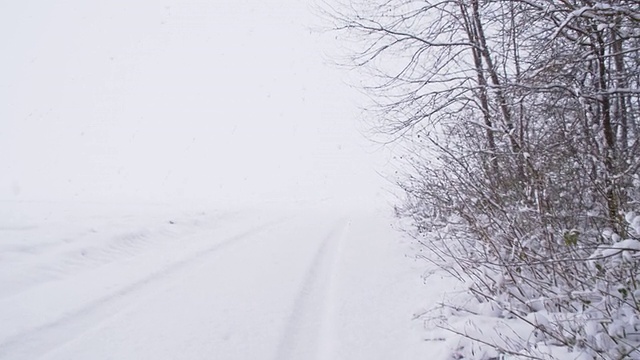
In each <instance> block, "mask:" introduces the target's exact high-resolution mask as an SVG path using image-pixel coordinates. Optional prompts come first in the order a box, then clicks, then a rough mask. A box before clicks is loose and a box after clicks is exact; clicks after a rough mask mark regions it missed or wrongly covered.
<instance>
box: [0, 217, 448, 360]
mask: <svg viewBox="0 0 640 360" xmlns="http://www.w3.org/2000/svg"><path fill="white" fill-rule="evenodd" d="M14 210H16V209H14ZM18 210H19V209H18ZM23 210H24V209H23ZM74 211H75V210H74ZM172 211H173V212H172ZM20 213H21V212H20V211H14V212H12V214H13V217H12V216H11V215H7V214H5V215H7V217H5V219H6V218H8V219H9V220H5V221H6V223H3V224H1V226H0V236H2V240H3V241H2V243H1V244H2V245H1V247H0V260H1V261H0V273H1V274H2V275H0V281H2V283H1V284H0V285H2V286H1V287H2V289H3V290H2V292H0V359H247V360H249V359H278V360H280V359H282V360H286V359H367V360H370V359H420V358H424V357H425V355H430V356H431V358H433V355H434V354H436V353H437V352H438V351H439V350H440V349H437V348H434V344H433V343H427V342H425V341H424V340H423V339H422V337H423V336H424V333H423V331H422V324H421V323H420V322H419V321H412V316H413V313H414V312H415V311H417V310H418V309H420V308H424V306H425V305H429V304H428V303H429V302H434V301H435V300H434V299H436V300H437V296H438V295H437V294H433V293H431V292H430V291H429V288H427V287H425V286H424V285H423V284H422V283H421V279H420V276H419V275H420V274H419V270H418V269H417V266H418V265H417V264H415V263H414V262H413V261H412V260H410V259H409V258H408V257H406V256H404V251H405V250H406V248H404V247H403V246H402V245H401V244H400V241H399V235H398V233H396V232H395V231H394V230H393V229H392V228H391V225H390V224H391V221H390V220H389V219H388V218H386V217H385V216H383V215H380V214H377V213H375V212H373V211H372V212H370V213H366V212H362V211H357V212H356V211H344V210H341V211H336V210H335V207H328V206H315V207H310V206H305V207H299V208H296V207H289V208H287V209H284V208H280V209H278V210H276V209H275V208H264V209H260V210H255V209H253V210H239V211H233V212H231V211H218V212H198V213H194V212H191V213H186V212H182V213H180V214H181V215H180V216H171V215H175V213H176V211H175V210H171V211H169V210H165V212H159V213H158V212H156V213H155V215H154V216H151V215H149V211H147V210H144V211H140V212H139V213H138V214H137V215H135V214H134V215H128V216H124V215H122V214H120V215H114V214H113V213H111V214H110V215H109V216H97V215H95V214H94V215H92V216H89V215H88V214H92V213H91V211H89V212H87V211H75V212H73V216H76V217H78V216H80V217H82V218H81V219H75V218H74V219H73V221H78V222H77V223H69V221H71V220H70V218H69V216H70V215H69V216H66V217H65V216H61V215H60V214H58V212H57V211H55V212H50V213H48V217H46V216H45V215H46V211H45V212H43V214H45V215H42V214H41V215H40V218H38V217H37V216H31V218H28V217H24V216H23V217H22V218H20V217H18V216H17V215H15V214H20ZM52 214H53V215H52ZM78 214H82V215H78ZM140 214H143V215H140ZM55 215H58V218H56V219H54V220H51V217H53V218H55V217H56V216H55ZM38 219H46V220H47V221H39V220H38ZM141 222H142V223H141ZM70 234H72V235H70ZM437 288H441V286H437ZM436 345H437V344H436Z"/></svg>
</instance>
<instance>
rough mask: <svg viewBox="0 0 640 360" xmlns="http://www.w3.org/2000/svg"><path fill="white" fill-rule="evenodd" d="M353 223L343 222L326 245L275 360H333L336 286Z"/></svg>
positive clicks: (309, 275) (316, 259) (320, 250)
mask: <svg viewBox="0 0 640 360" xmlns="http://www.w3.org/2000/svg"><path fill="white" fill-rule="evenodd" d="M349 225H350V221H348V220H347V219H343V220H340V221H339V222H338V223H337V224H336V226H334V227H333V229H332V230H331V232H330V233H329V234H328V235H327V236H326V237H325V239H324V240H323V241H322V243H321V245H320V247H319V248H318V250H317V252H316V254H315V256H314V258H313V261H312V263H311V266H310V267H309V268H308V270H307V273H306V275H305V277H304V279H303V283H302V287H301V288H300V291H299V293H298V295H297V296H296V300H295V302H294V305H293V310H292V312H291V315H290V316H289V319H288V321H287V323H286V325H285V330H284V333H283V336H282V338H281V340H280V344H279V346H278V348H277V351H276V354H275V357H274V360H298V359H308V360H312V359H316V360H330V359H333V357H332V353H333V343H334V339H333V334H332V333H333V332H332V325H333V322H332V321H333V319H334V317H335V305H336V298H335V295H334V294H333V293H332V283H335V281H334V278H335V277H336V276H337V274H336V270H337V266H336V263H337V261H338V259H339V258H340V249H341V244H342V242H343V241H344V238H345V237H346V233H347V231H348V228H349Z"/></svg>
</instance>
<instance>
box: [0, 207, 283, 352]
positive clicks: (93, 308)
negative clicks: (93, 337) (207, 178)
mask: <svg viewBox="0 0 640 360" xmlns="http://www.w3.org/2000/svg"><path fill="white" fill-rule="evenodd" d="M289 219H290V218H283V219H278V220H274V221H271V222H268V223H265V224H261V225H259V226H255V227H253V228H251V229H249V230H247V231H244V232H242V233H240V234H237V235H235V236H232V237H229V238H228V239H227V240H224V241H222V242H219V243H217V244H215V245H213V246H210V247H208V248H206V249H204V250H202V251H199V252H197V253H195V254H192V255H191V256H188V257H186V258H184V259H181V260H178V261H176V262H174V263H171V264H170V265H168V266H166V267H164V268H162V269H160V270H158V271H156V272H153V273H151V274H149V275H147V276H145V277H143V278H142V279H139V280H137V281H135V282H133V283H131V284H128V285H126V286H124V287H122V288H120V289H119V290H117V291H115V292H112V293H111V294H109V295H107V296H104V297H102V298H99V299H97V300H95V301H93V302H91V303H89V304H87V305H85V306H83V307H82V308H79V309H76V310H74V311H72V312H70V313H67V314H65V315H64V316H62V317H61V318H59V319H57V320H54V321H51V322H48V323H45V324H43V325H41V326H38V327H36V328H32V329H30V330H28V331H25V332H22V333H19V334H16V335H13V336H10V337H9V338H6V339H4V340H0V341H1V342H0V359H5V358H7V359H8V358H10V359H15V360H17V359H29V360H31V359H34V358H39V357H42V356H44V355H46V354H47V353H48V352H50V351H51V350H54V349H56V348H58V347H60V346H63V345H64V344H66V343H67V342H69V341H72V340H73V339H75V338H76V337H78V336H81V335H82V334H83V333H84V332H86V331H88V330H90V329H92V328H95V327H97V326H100V325H101V324H103V323H104V322H105V321H107V320H108V319H109V318H110V317H112V316H114V315H115V314H117V313H119V312H121V311H123V310H124V309H126V308H127V305H130V302H131V301H130V299H128V296H129V295H134V294H137V293H143V292H144V291H145V290H148V288H149V287H150V286H152V285H153V284H155V283H157V282H159V281H160V280H162V279H163V278H165V277H166V276H169V275H171V274H174V273H177V272H179V271H180V270H182V269H184V268H187V267H188V266H190V265H196V264H198V263H199V262H201V261H203V260H204V259H205V258H206V257H207V256H209V255H212V254H214V253H216V252H218V251H220V250H223V249H225V248H227V247H230V246H233V245H235V244H238V243H240V242H242V241H243V240H247V239H248V238H250V236H251V235H253V234H257V233H260V232H261V231H264V230H266V229H268V228H270V227H273V226H276V225H278V224H281V223H283V222H286V221H287V220H289ZM157 291H159V290H156V292H157ZM154 294H155V292H154ZM128 300H129V301H128ZM43 301H46V299H43ZM134 302H135V301H134ZM136 303H137V302H136Z"/></svg>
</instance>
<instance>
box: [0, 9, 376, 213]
mask: <svg viewBox="0 0 640 360" xmlns="http://www.w3.org/2000/svg"><path fill="white" fill-rule="evenodd" d="M309 7H310V5H309V4H308V3H306V2H305V1H296V0H280V1H275V0H222V1H220V0H218V1H216V0H144V1H143V0H140V1H131V0H109V1H86V0H65V1H61V0H48V1H35V0H20V1H10V0H0V48H1V49H2V53H1V54H0V99H2V100H1V102H0V199H78V200H102V199H114V198H117V199H143V200H155V201H163V200H174V199H181V198H182V199H194V198H200V199H205V200H214V201H215V200H216V199H221V198H225V199H229V198H239V199H252V198H260V199H264V198H274V197H275V198H278V197H291V196H293V197H295V198H322V197H344V196H350V197H351V196H354V197H363V198H367V197H370V196H372V195H373V194H375V192H376V190H377V188H378V186H379V185H380V183H382V180H381V179H379V178H378V176H377V175H376V173H375V171H374V169H373V166H372V164H373V163H374V160H373V158H374V157H375V156H376V154H371V150H372V148H373V147H367V146H366V145H365V144H366V140H364V139H362V136H361V135H360V134H359V133H358V132H357V130H356V128H357V127H358V126H357V121H356V119H357V118H358V113H359V111H358V110H357V104H356V102H355V101H354V99H356V98H357V95H356V93H355V91H354V90H353V89H349V88H348V87H347V86H346V85H344V84H343V83H342V81H341V76H343V75H344V74H342V73H340V71H339V70H337V69H335V68H332V67H331V66H328V65H326V64H325V63H324V60H323V56H322V54H323V52H326V51H328V50H330V49H328V47H331V46H333V45H332V41H331V39H327V38H326V35H320V34H317V33H312V32H311V31H309V30H308V28H307V27H308V26H310V25H313V24H314V23H315V24H317V20H314V18H313V16H312V15H311V13H310V10H309ZM379 155H380V154H377V156H379Z"/></svg>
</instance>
